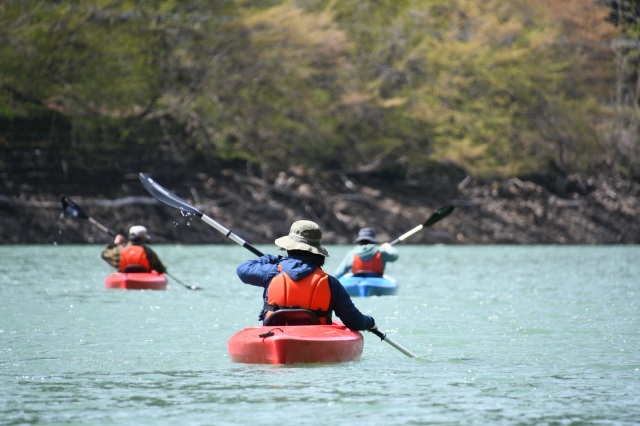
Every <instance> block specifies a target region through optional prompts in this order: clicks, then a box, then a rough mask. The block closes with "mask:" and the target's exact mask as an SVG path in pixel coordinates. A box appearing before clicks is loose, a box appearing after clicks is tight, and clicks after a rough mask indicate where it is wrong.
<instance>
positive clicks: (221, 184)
mask: <svg viewBox="0 0 640 426" xmlns="http://www.w3.org/2000/svg"><path fill="white" fill-rule="evenodd" d="M154 178H155V179H156V180H157V181H158V182H159V183H161V184H162V185H163V186H164V187H166V188H167V189H169V190H170V191H172V192H174V193H175V194H176V195H178V196H180V197H181V198H184V199H185V200H187V201H188V202H189V203H190V204H192V205H195V206H197V207H198V208H199V209H200V210H201V211H202V212H203V213H205V214H206V215H208V216H210V217H212V218H214V219H215V220H216V221H218V222H219V223H221V224H223V225H224V226H226V227H227V228H229V229H231V230H232V231H233V232H235V233H236V234H238V235H240V236H241V237H242V238H244V239H245V240H247V241H248V242H250V243H251V244H270V243H272V242H273V240H274V239H275V238H277V237H279V236H281V235H284V234H286V233H287V232H288V229H289V226H290V224H291V222H293V221H295V220H298V219H309V220H314V221H316V222H318V223H319V224H320V225H321V226H322V227H323V230H324V240H325V242H326V243H327V244H351V241H352V239H353V238H354V236H355V235H356V234H357V231H358V229H359V228H360V227H363V226H372V227H374V228H375V229H376V232H377V235H378V237H379V238H380V239H381V240H386V241H390V240H393V239H395V238H397V237H398V236H400V235H402V234H403V233H405V232H406V231H408V230H410V229H412V228H413V227H414V226H417V225H419V224H421V223H423V222H424V221H425V220H426V219H427V218H428V217H429V216H430V215H431V213H432V212H433V211H434V210H435V209H437V208H439V207H442V206H444V205H453V206H455V210H454V212H453V213H452V214H451V215H450V216H448V217H447V218H445V219H443V220H442V221H441V222H438V223H437V224H435V225H434V226H432V227H429V228H426V229H424V230H423V231H421V232H419V233H417V234H415V235H413V236H412V237H411V238H410V240H407V241H406V242H405V243H407V244H638V243H640V225H639V224H638V213H640V184H639V183H638V182H633V181H628V180H625V179H623V178H621V177H620V176H619V175H616V174H613V173H602V174H600V175H597V176H580V175H568V176H566V175H562V174H556V175H549V174H547V175H540V176H529V177H521V178H512V179H504V180H487V179H480V178H474V177H471V176H467V175H465V174H464V173H463V172H461V171H460V170H457V169H452V170H449V171H447V172H446V173H442V172H441V171H440V172H439V173H437V174H435V173H434V174H433V175H423V176H412V177H406V176H403V177H401V178H398V177H394V176H389V175H388V174H386V175H385V174H374V173H351V174H334V175H330V174H327V175H318V174H315V173H312V172H304V171H296V172H292V173H290V174H281V175H280V176H279V178H278V179H277V180H276V181H275V182H274V183H273V184H265V183H264V182H263V181H262V180H260V179H256V178H252V177H248V176H246V175H243V174H240V173H238V172H237V171H233V170H224V171H222V172H220V173H218V174H216V175H209V174H205V173H199V174H197V175H195V176H192V177H191V178H189V179H184V178H181V177H176V176H168V175H166V176H165V175H163V174H158V176H154ZM115 182H116V183H114V184H113V185H105V184H104V182H102V183H94V187H95V185H99V188H100V191H99V193H97V194H90V193H89V192H88V191H86V190H81V189H79V188H78V187H77V185H64V184H57V185H56V190H51V189H48V190H47V189H44V190H43V189H42V188H39V189H38V188H37V187H35V186H33V185H31V186H30V185H23V188H22V189H21V190H20V191H19V192H18V191H17V190H18V189H20V185H19V184H17V183H15V182H14V183H13V184H12V185H11V188H14V189H13V191H3V192H4V193H5V194H9V195H0V211H1V212H2V214H1V218H0V225H1V228H2V232H1V233H0V244H83V243H91V244H96V243H104V242H106V241H109V240H110V237H109V236H107V235H106V234H104V233H103V232H101V231H100V230H99V229H97V227H95V226H93V225H92V224H91V223H90V222H89V221H88V220H82V219H74V218H71V217H69V215H67V214H63V212H62V206H61V202H60V198H61V197H62V196H63V195H66V196H68V197H70V198H71V199H73V201H75V202H76V203H77V204H78V205H80V206H81V207H82V208H83V209H84V210H85V211H86V212H87V213H88V214H89V215H90V216H92V217H93V218H95V219H96V220H97V221H99V222H101V223H103V224H104V225H106V226H107V227H111V228H113V229H114V230H115V231H117V232H122V230H125V229H128V227H129V226H131V225H134V224H144V225H146V226H147V227H148V228H149V229H150V231H151V232H152V234H153V236H154V244H163V243H167V244H219V243H229V244H231V242H230V241H229V240H226V239H225V237H224V236H223V235H222V234H220V233H219V232H217V231H216V230H215V229H213V228H212V227H210V226H208V225H207V224H206V223H202V222H201V221H200V219H198V218H196V217H193V216H191V217H188V216H184V215H182V214H181V212H180V211H179V210H177V209H175V208H172V207H169V206H167V205H164V204H162V203H160V202H158V201H157V200H155V199H154V198H152V197H151V196H150V195H149V194H148V193H147V192H146V191H145V190H144V188H143V187H142V185H141V184H140V182H139V180H138V179H137V175H127V176H121V180H120V181H118V180H116V181H115ZM5 186H6V185H5ZM11 192H14V194H11ZM18 194H19V195H18Z"/></svg>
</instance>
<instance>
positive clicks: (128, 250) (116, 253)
mask: <svg viewBox="0 0 640 426" xmlns="http://www.w3.org/2000/svg"><path fill="white" fill-rule="evenodd" d="M149 239H150V236H149V234H148V233H147V228H145V227H144V226H139V225H136V226H132V227H131V228H130V229H129V242H128V243H127V244H126V245H125V241H126V240H125V237H124V236H123V235H120V234H118V235H116V237H115V238H114V240H113V243H112V244H107V245H106V246H105V248H104V250H103V251H102V258H103V259H104V260H105V262H107V263H108V264H109V265H111V266H113V267H114V268H116V269H118V271H120V272H149V271H157V272H158V273H159V274H163V273H165V272H166V271H167V268H165V267H164V265H163V264H162V262H161V261H160V258H159V257H158V255H157V254H156V253H155V252H154V251H153V250H151V248H149V247H148V246H147V245H146V244H145V242H146V241H147V240H149Z"/></svg>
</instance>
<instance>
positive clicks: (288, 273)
mask: <svg viewBox="0 0 640 426" xmlns="http://www.w3.org/2000/svg"><path fill="white" fill-rule="evenodd" d="M275 244H276V245H277V246H278V247H280V248H282V249H284V250H286V251H287V256H286V257H284V256H275V255H271V254H265V255H263V256H260V257H258V258H257V259H251V260H248V261H246V262H244V263H242V264H241V265H239V266H238V268H237V271H236V272H237V274H238V277H239V278H240V279H241V280H242V282H243V283H246V284H251V285H254V286H258V287H262V288H264V292H263V299H264V306H263V309H262V311H261V312H260V317H259V318H260V320H262V321H263V324H264V325H287V324H291V323H290V322H286V321H296V323H297V324H307V325H308V324H313V323H315V324H331V323H332V313H333V312H335V314H336V316H337V317H338V318H340V320H341V321H342V323H343V324H344V325H346V326H347V327H349V328H350V329H352V330H369V329H375V328H376V325H375V320H374V319H373V318H372V317H371V316H369V315H364V314H362V313H361V312H360V311H359V310H358V308H356V307H355V305H354V304H353V301H352V300H351V297H350V296H349V294H348V293H347V291H346V290H345V289H344V287H343V286H342V284H340V282H339V281H338V280H337V279H336V278H335V277H333V276H331V275H329V274H327V273H326V272H324V271H323V270H322V266H323V265H324V261H325V258H326V257H328V256H329V252H328V251H327V250H326V249H325V248H324V247H322V230H321V229H320V226H318V224H316V223H315V222H312V221H310V220H298V221H296V222H294V223H293V224H292V225H291V229H290V230H289V234H288V235H285V236H283V237H280V238H278V239H276V240H275ZM302 311H304V312H302ZM294 317H295V318H294ZM303 317H304V319H301V318H303ZM276 318H277V320H276ZM282 318H284V320H282ZM277 321H285V322H282V323H280V322H277ZM297 321H304V322H297Z"/></svg>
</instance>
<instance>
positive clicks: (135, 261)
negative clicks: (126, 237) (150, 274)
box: [119, 245, 151, 272]
mask: <svg viewBox="0 0 640 426" xmlns="http://www.w3.org/2000/svg"><path fill="white" fill-rule="evenodd" d="M131 265H140V266H142V267H143V268H144V269H146V270H147V271H150V270H151V265H150V264H149V258H148V257H147V252H146V251H145V250H144V247H142V246H136V245H127V246H124V247H123V248H122V250H121V251H120V268H119V271H120V272H123V271H124V270H125V268H126V267H127V266H131Z"/></svg>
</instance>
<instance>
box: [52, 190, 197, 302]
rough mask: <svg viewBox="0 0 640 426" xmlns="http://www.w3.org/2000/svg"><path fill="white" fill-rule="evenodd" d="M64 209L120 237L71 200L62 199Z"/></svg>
mask: <svg viewBox="0 0 640 426" xmlns="http://www.w3.org/2000/svg"><path fill="white" fill-rule="evenodd" d="M62 209H63V210H64V211H65V212H66V213H67V214H68V215H69V216H71V217H75V218H77V219H88V220H89V222H91V223H92V224H93V225H94V226H95V227H96V228H98V229H100V230H101V231H102V232H104V233H105V234H109V235H111V236H112V237H115V236H116V235H118V234H116V233H115V232H114V231H112V230H111V229H109V228H107V227H106V226H104V225H103V224H101V223H100V222H98V221H97V220H95V219H94V218H92V217H91V216H89V215H88V214H87V213H85V211H84V210H83V209H82V207H80V206H79V205H77V204H76V203H74V202H73V201H72V200H71V198H68V197H62ZM165 274H167V275H169V276H170V277H171V278H172V279H173V280H174V281H175V282H177V283H178V284H180V285H181V286H183V287H185V288H188V289H189V290H202V288H201V287H198V286H195V285H187V284H185V283H183V282H182V281H180V280H179V279H177V278H176V277H174V276H173V275H171V274H170V273H169V272H168V271H165Z"/></svg>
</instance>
